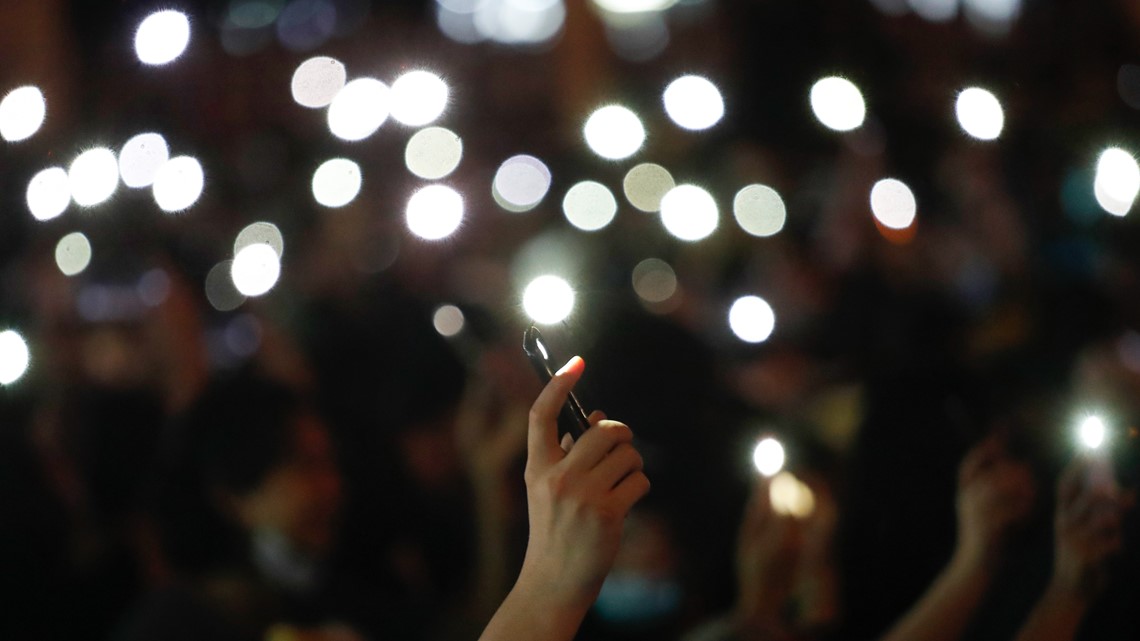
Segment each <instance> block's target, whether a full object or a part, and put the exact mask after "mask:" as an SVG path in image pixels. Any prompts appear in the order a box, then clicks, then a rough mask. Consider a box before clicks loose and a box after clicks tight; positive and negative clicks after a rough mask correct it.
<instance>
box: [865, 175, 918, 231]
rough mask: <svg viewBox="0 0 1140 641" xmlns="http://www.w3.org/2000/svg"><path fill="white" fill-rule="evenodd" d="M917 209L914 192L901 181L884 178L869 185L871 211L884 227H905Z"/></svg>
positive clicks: (911, 220) (912, 218)
mask: <svg viewBox="0 0 1140 641" xmlns="http://www.w3.org/2000/svg"><path fill="white" fill-rule="evenodd" d="M917 211H918V203H917V202H916V201H915V199H914V192H912V191H911V190H910V187H907V186H906V183H904V182H903V181H901V180H896V179H894V178H884V179H882V180H880V181H878V182H876V183H875V185H874V186H873V187H871V213H872V214H874V215H875V219H876V220H878V221H879V222H880V223H882V225H883V226H884V227H889V228H890V229H906V228H907V227H910V225H911V223H913V222H914V217H915V214H916V212H917Z"/></svg>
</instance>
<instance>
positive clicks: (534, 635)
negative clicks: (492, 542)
mask: <svg viewBox="0 0 1140 641" xmlns="http://www.w3.org/2000/svg"><path fill="white" fill-rule="evenodd" d="M589 608H590V603H589V602H585V603H577V604H572V603H568V602H566V601H562V600H559V599H556V598H553V597H551V596H550V594H549V593H544V591H542V590H539V589H535V588H531V587H529V586H528V585H526V583H525V582H524V580H523V579H521V578H520V580H519V582H518V583H516V584H515V587H514V588H513V589H512V590H511V591H510V593H509V594H508V595H507V598H506V599H505V600H504V601H503V604H502V605H501V606H499V609H498V611H497V612H495V616H493V617H492V618H491V622H490V623H488V624H487V627H486V629H485V630H484V631H483V634H482V635H481V636H480V637H479V641H524V640H525V641H570V640H571V639H573V638H574V635H575V634H577V633H578V627H579V626H580V625H581V624H582V619H583V618H585V616H586V611H587V610H589Z"/></svg>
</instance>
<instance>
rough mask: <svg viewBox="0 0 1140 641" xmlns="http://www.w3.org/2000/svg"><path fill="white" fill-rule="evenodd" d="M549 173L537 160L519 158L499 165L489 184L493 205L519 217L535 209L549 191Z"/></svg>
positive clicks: (543, 164)
mask: <svg viewBox="0 0 1140 641" xmlns="http://www.w3.org/2000/svg"><path fill="white" fill-rule="evenodd" d="M551 180H552V177H551V175H550V169H549V168H548V167H547V166H546V164H545V163H543V162H542V161H541V160H539V159H538V158H535V157H534V156H527V155H525V154H520V155H518V156H512V157H510V158H507V159H506V160H504V161H503V164H501V165H499V169H498V171H496V172H495V178H494V180H493V181H492V183H491V191H492V193H493V195H494V196H495V201H496V202H498V203H499V206H501V207H502V208H503V209H506V210H507V211H512V212H515V213H520V212H524V211H529V210H531V209H534V208H535V207H537V206H538V203H540V202H542V199H543V198H545V197H546V193H547V192H548V191H550V183H551Z"/></svg>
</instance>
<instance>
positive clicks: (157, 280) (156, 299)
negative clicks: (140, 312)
mask: <svg viewBox="0 0 1140 641" xmlns="http://www.w3.org/2000/svg"><path fill="white" fill-rule="evenodd" d="M135 293H136V294H137V295H138V298H139V300H140V301H142V304H143V305H146V306H147V307H158V306H159V305H161V304H162V303H163V302H165V301H166V298H167V297H168V296H170V276H169V275H167V273H166V271H164V270H163V269H162V268H160V267H155V268H154V269H151V270H148V271H147V272H146V273H145V274H143V275H142V276H141V277H140V278H139V282H138V285H136V286H135Z"/></svg>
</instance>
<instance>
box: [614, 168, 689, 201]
mask: <svg viewBox="0 0 1140 641" xmlns="http://www.w3.org/2000/svg"><path fill="white" fill-rule="evenodd" d="M621 186H622V190H623V191H624V192H625V197H626V198H627V199H628V200H629V203H630V204H631V205H633V206H634V207H637V208H638V209H640V210H641V211H645V212H654V211H660V210H661V199H662V198H663V197H664V196H665V194H667V193H669V190H670V189H672V188H674V187H676V186H677V183H676V182H674V181H673V174H670V173H669V170H668V169H665V168H664V167H662V166H661V165H657V164H654V163H651V162H646V163H641V164H640V165H637V166H635V167H634V168H633V169H630V170H629V172H628V173H626V175H625V179H624V180H622V183H621Z"/></svg>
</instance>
